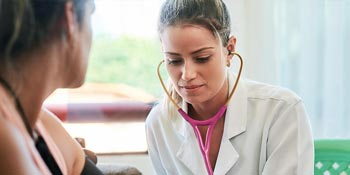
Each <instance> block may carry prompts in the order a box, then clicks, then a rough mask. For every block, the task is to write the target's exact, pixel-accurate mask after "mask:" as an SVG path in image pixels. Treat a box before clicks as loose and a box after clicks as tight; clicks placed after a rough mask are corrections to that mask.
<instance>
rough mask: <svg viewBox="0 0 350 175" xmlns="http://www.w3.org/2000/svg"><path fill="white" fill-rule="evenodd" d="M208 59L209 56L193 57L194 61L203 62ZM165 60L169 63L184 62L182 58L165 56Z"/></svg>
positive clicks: (177, 63)
mask: <svg viewBox="0 0 350 175" xmlns="http://www.w3.org/2000/svg"><path fill="white" fill-rule="evenodd" d="M209 60H210V56H207V57H198V58H194V61H195V63H198V64H203V63H206V62H208V61H209ZM166 62H167V63H168V64H169V65H181V64H183V62H184V59H183V58H167V59H166Z"/></svg>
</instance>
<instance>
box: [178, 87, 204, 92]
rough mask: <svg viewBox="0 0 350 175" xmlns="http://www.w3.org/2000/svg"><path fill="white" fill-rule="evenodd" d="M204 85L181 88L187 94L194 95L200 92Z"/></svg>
mask: <svg viewBox="0 0 350 175" xmlns="http://www.w3.org/2000/svg"><path fill="white" fill-rule="evenodd" d="M202 86H203V85H185V86H180V88H181V89H183V90H184V91H185V92H187V93H193V92H195V91H197V90H199V89H200V88H201V87H202Z"/></svg>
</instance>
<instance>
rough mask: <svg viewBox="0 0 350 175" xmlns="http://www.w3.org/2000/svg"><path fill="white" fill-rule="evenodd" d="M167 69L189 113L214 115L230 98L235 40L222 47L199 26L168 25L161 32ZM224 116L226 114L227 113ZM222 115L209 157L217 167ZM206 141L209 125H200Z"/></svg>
mask: <svg viewBox="0 0 350 175" xmlns="http://www.w3.org/2000/svg"><path fill="white" fill-rule="evenodd" d="M160 38H161V43H162V48H163V52H164V55H165V62H166V64H167V66H166V67H167V71H168V74H169V76H170V78H171V81H172V83H173V84H174V87H175V90H176V91H177V93H178V94H179V95H180V96H181V97H182V98H183V99H184V100H185V101H186V102H187V103H188V104H189V106H188V114H189V116H191V117H192V118H193V119H196V120H206V119H209V118H211V117H212V116H213V115H215V114H216V113H217V112H218V110H219V108H220V107H221V106H222V105H224V104H225V103H226V101H227V97H228V93H229V92H228V81H227V75H226V64H227V61H230V60H231V59H232V56H231V55H229V54H228V51H233V52H234V49H235V43H236V39H235V38H234V37H232V38H230V40H229V42H228V45H227V46H222V44H221V42H220V40H219V39H217V38H216V37H215V36H214V35H213V33H212V32H211V31H210V30H208V29H207V28H204V27H202V26H199V25H189V24H186V25H176V26H169V27H167V28H165V30H164V31H163V32H162V33H161V34H160ZM224 115H225V114H224ZM224 120H225V118H224V117H222V118H221V119H220V120H219V121H218V122H217V124H216V125H215V128H214V131H213V135H212V140H211V147H210V150H209V157H210V162H211V165H212V167H213V168H214V167H215V163H216V160H217V156H218V152H219V148H220V142H221V138H222V134H223V128H224ZM199 129H200V133H201V136H202V139H203V141H204V140H205V136H206V132H207V127H206V126H203V127H199Z"/></svg>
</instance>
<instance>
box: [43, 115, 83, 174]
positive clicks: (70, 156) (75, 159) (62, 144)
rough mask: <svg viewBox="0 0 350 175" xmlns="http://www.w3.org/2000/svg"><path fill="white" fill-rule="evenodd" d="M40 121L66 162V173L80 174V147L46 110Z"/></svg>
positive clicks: (81, 166) (81, 159)
mask: <svg viewBox="0 0 350 175" xmlns="http://www.w3.org/2000/svg"><path fill="white" fill-rule="evenodd" d="M40 120H41V121H42V122H43V124H44V127H45V128H46V130H47V132H48V133H49V135H50V136H51V138H52V139H53V140H54V142H55V143H56V145H57V146H58V148H59V149H60V151H61V153H62V155H63V157H64V159H65V161H66V165H67V168H68V173H69V174H80V173H81V171H82V169H83V166H84V163H85V155H84V152H83V150H82V148H81V146H80V145H79V144H78V142H77V141H76V140H75V139H74V138H72V137H71V136H70V135H69V133H68V132H67V131H66V129H65V128H64V127H63V125H62V122H61V121H60V120H59V119H58V117H57V116H55V115H54V114H53V113H51V112H50V111H48V110H47V109H42V111H41V113H40Z"/></svg>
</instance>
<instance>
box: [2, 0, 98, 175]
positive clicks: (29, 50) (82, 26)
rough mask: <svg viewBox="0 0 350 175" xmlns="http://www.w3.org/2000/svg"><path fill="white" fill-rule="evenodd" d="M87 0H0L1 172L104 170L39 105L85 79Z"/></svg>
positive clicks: (72, 173)
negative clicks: (97, 166) (54, 94)
mask: <svg viewBox="0 0 350 175" xmlns="http://www.w3.org/2000/svg"><path fill="white" fill-rule="evenodd" d="M94 8H95V5H94V1H93V0H50V1H46V0H45V1H43V0H1V1H0V140H1V143H2V144H1V145H0V172H1V174H21V175H25V174H30V175H33V174H45V175H46V174H55V175H56V174H69V175H75V174H102V173H101V172H100V171H99V170H98V169H97V168H96V166H95V165H94V164H93V163H91V161H89V160H88V159H86V158H85V155H84V152H83V151H82V149H81V147H80V145H79V144H78V143H77V142H76V141H75V140H74V139H73V138H71V137H70V135H69V134H68V133H67V132H66V130H65V129H64V128H63V127H62V125H61V123H60V121H59V120H58V119H57V118H56V116H54V115H53V114H51V113H50V112H48V111H46V110H44V109H43V108H42V104H43V102H44V100H45V99H46V98H47V97H48V96H49V95H50V94H51V93H52V92H53V91H54V90H56V89H57V88H74V87H79V86H81V85H82V84H83V82H84V78H85V73H86V69H87V63H88V57H89V52H90V45H91V35H92V31H91V25H90V21H91V14H92V12H93V11H94Z"/></svg>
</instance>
